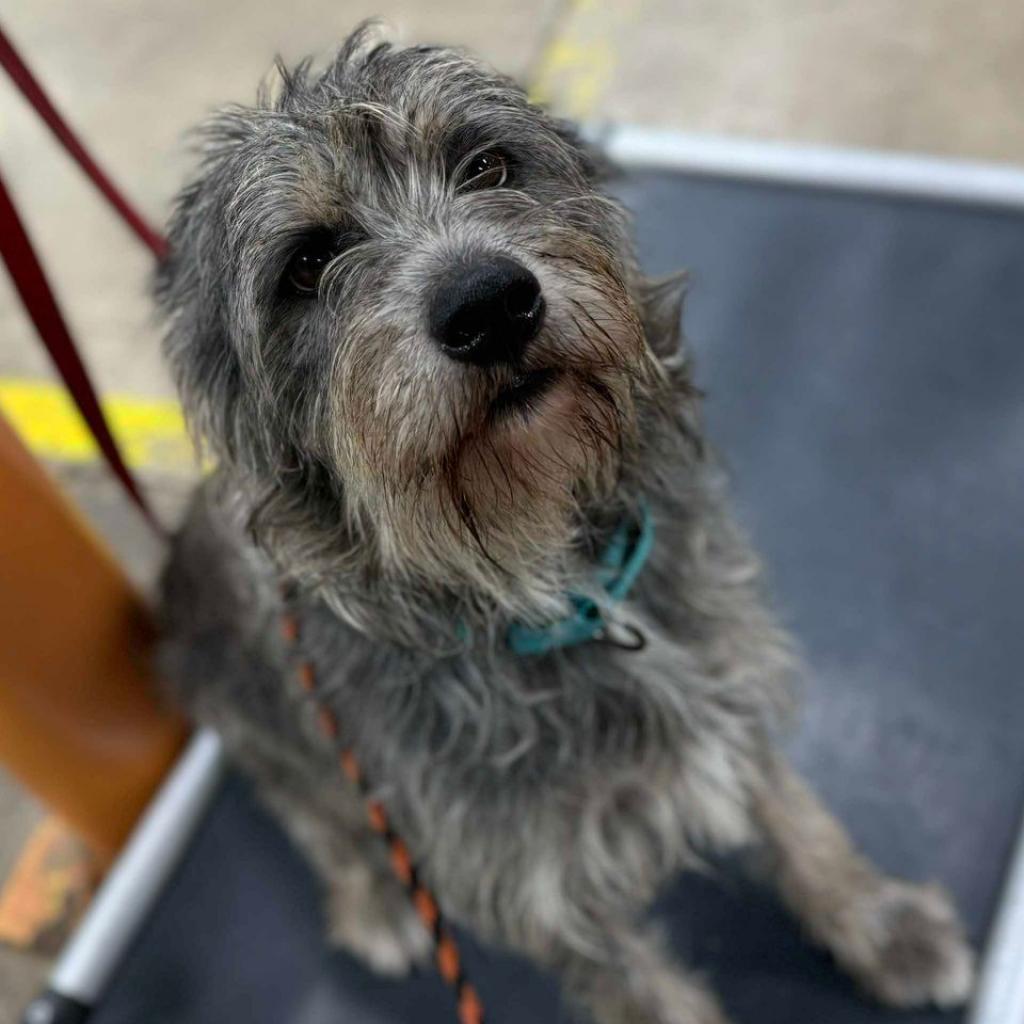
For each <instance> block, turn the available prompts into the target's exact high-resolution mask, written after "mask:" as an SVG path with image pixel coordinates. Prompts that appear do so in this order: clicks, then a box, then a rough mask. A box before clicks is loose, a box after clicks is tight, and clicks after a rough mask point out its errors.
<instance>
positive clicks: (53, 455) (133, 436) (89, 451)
mask: <svg viewBox="0 0 1024 1024" xmlns="http://www.w3.org/2000/svg"><path fill="white" fill-rule="evenodd" d="M101 403H102V405H103V411H104V412H105V413H106V415H107V420H108V422H109V423H110V429H111V431H112V432H113V434H114V437H115V438H117V441H118V443H119V444H120V446H121V451H122V453H123V454H124V457H125V461H126V462H127V463H128V465H129V466H131V467H132V468H134V469H158V470H163V471H167V472H171V473H194V472H195V471H196V467H197V465H198V463H197V461H196V458H195V455H194V454H193V449H192V443H191V441H190V440H189V438H188V436H187V434H186V432H185V422H184V420H183V419H182V415H181V409H180V407H179V406H178V403H177V402H174V401H168V400H166V399H145V398H137V397H134V396H129V395H105V396H103V397H102V399H101ZM0 411H2V412H3V414H4V415H5V416H6V417H7V419H8V420H9V421H10V422H11V424H12V426H13V427H14V429H15V430H16V431H17V432H18V433H19V435H20V436H21V438H22V439H23V440H24V442H25V444H26V445H27V446H28V447H29V448H30V449H31V450H32V451H33V452H35V454H36V455H38V456H39V457H40V458H43V459H52V460H54V461H56V462H66V463H87V462H92V461H94V460H95V459H96V458H97V456H98V455H99V449H98V448H97V447H96V442H95V441H94V440H93V439H92V435H91V434H90V433H89V428H88V427H87V426H86V425H85V421H84V420H83V419H82V417H81V416H80V415H79V413H78V410H77V409H76V408H75V406H74V403H73V402H72V401H71V399H70V397H69V396H68V394H67V392H66V391H65V390H64V388H63V387H62V386H60V385H59V384H51V383H49V382H47V381H38V380H22V379H17V378H10V377H0Z"/></svg>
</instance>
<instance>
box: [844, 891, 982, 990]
mask: <svg viewBox="0 0 1024 1024" xmlns="http://www.w3.org/2000/svg"><path fill="white" fill-rule="evenodd" d="M843 916H844V917H847V920H846V922H845V924H844V927H842V928H841V929H840V931H841V939H840V941H837V942H835V943H834V945H833V952H834V953H835V955H836V957H837V959H838V960H839V961H840V962H841V963H842V965H843V966H844V967H845V968H846V969H847V970H848V971H849V973H850V974H851V975H853V977H854V978H855V979H856V980H857V981H858V982H859V983H860V984H861V985H863V986H864V988H865V989H867V990H868V991H869V992H870V993H871V994H872V995H874V996H876V997H877V998H878V999H880V1000H881V1001H882V1002H884V1003H888V1004H889V1005H891V1006H898V1007H913V1006H924V1005H927V1004H930V1003H934V1004H935V1005H937V1006H940V1007H952V1006H959V1005H961V1004H962V1003H964V1002H966V1000H967V998H968V996H969V995H970V994H971V990H972V988H973V984H974V954H973V953H972V951H971V949H970V947H969V946H968V945H967V941H966V939H965V938H964V934H963V929H962V928H961V926H960V922H959V920H958V918H957V915H956V911H955V910H954V909H953V905H952V904H951V903H950V901H949V898H948V896H947V895H946V894H945V892H944V891H943V890H942V889H941V888H940V887H939V886H937V885H911V884H910V883H907V882H898V881H894V880H891V879H887V880H885V881H884V882H883V883H882V885H881V886H880V887H879V888H878V890H877V891H875V892H873V893H872V894H871V895H866V894H865V895H864V896H862V897H861V898H860V899H859V900H857V901H856V903H855V904H854V905H853V906H852V907H849V908H848V916H847V915H846V914H844V915H843Z"/></svg>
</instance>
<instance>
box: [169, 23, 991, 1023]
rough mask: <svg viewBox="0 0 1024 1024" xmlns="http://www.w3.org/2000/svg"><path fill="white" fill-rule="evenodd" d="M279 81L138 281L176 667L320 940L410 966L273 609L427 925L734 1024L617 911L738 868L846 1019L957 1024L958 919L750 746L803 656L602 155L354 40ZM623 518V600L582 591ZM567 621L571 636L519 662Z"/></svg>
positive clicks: (591, 995) (506, 98) (675, 326)
mask: <svg viewBox="0 0 1024 1024" xmlns="http://www.w3.org/2000/svg"><path fill="white" fill-rule="evenodd" d="M281 79H282V80H281V83H280V86H279V88H278V89H277V90H276V92H275V94H274V95H270V94H269V92H268V93H267V94H265V95H262V96H261V98H260V101H259V103H258V105H257V106H256V107H254V108H247V107H236V108H232V109H228V110H226V111H224V112H222V113H220V114H218V115H217V116H215V117H214V118H213V119H212V120H211V121H210V123H209V124H208V125H207V126H206V129H205V132H204V135H203V139H204V159H203V162H202V166H201V170H200V172H199V174H198V175H197V177H196V178H195V180H194V181H193V183H192V184H191V185H189V186H188V187H187V188H186V189H185V190H184V191H183V192H182V194H181V197H180V199H179V202H178V205H177V209H176V212H175V214H174V217H173V220H172V224H171V230H170V242H171V257H170V259H169V261H168V262H167V264H166V266H165V267H164V268H163V269H162V270H161V272H160V279H159V289H158V290H159V298H160V301H161V303H162V306H163V308H164V309H165V311H166V313H167V314H168V318H169V326H168V333H167V342H166V348H167V355H168V357H169V360H170V364H171V367H172V368H173V371H174V373H175V375H176V378H177V382H178V384H179V386H180V390H181V394H182V397H183V400H184V403H185V408H186V410H187V413H188V416H189V418H190V422H191V424H192V427H193V429H194V431H195V433H196V434H197V435H198V436H200V437H201V438H202V439H203V440H204V441H205V442H206V443H207V444H208V445H209V447H210V449H211V450H212V452H213V454H214V456H215V458H216V462H217V469H216V472H215V473H214V474H213V476H212V477H211V478H210V479H209V480H208V481H207V483H206V484H205V485H204V486H203V487H202V488H201V489H200V491H199V494H198V496H197V499H196V501H195V503H194V505H193V507H192V510H191V513H190V515H189V517H188V519H187V521H186V523H185V525H184V527H183V529H182V531H181V533H180V535H179V536H178V538H177V541H176V545H175V550H174V555H173V558H172V562H171V565H170V568H169V570H168V573H167V577H166V603H165V612H166V619H167V628H168V640H167V644H166V650H165V671H166V673H167V675H168V676H169V678H170V679H171V680H172V681H173V687H174V692H175V696H176V698H177V699H178V700H179V701H181V702H183V703H184V705H185V706H186V707H187V708H188V710H189V711H190V712H191V713H192V714H193V715H194V716H195V717H196V718H197V719H199V720H201V721H205V722H210V723H212V724H213V725H215V726H216V727H217V728H218V729H219V730H220V731H221V732H222V733H223V735H224V736H225V738H226V740H227V743H228V745H229V747H230V749H231V751H232V753H233V756H234V757H235V758H236V760H237V762H238V763H239V764H240V765H241V766H242V767H243V768H244V769H245V770H246V771H247V772H248V773H249V774H250V775H251V777H252V778H253V779H254V780H255V782H256V784H257V788H258V791H259V792H260V794H261V796H262V797H263V798H264V799H265V801H266V802H267V804H268V805H269V806H270V807H271V808H272V809H273V811H274V812H276V814H277V815H278V816H279V817H280V820H281V822H282V823H283V825H284V826H285V827H286V829H287V830H288V832H289V834H290V835H291V836H292V837H293V839H294V840H295V842H296V843H297V844H298V846H299V847H300V848H302V849H303V850H304V852H305V853H306V854H307V855H308V857H309V859H310V860H311V861H312V863H313V864H314V865H315V866H316V868H317V869H318V872H319V874H320V875H321V877H322V879H323V883H324V886H325V893H326V903H327V917H328V921H329V926H330V931H331V936H332V938H333V939H334V940H335V941H337V942H339V943H341V944H343V945H344V946H346V947H347V948H348V949H350V950H352V951H353V952H355V953H356V954H358V955H360V956H361V957H363V958H364V959H365V960H366V961H368V962H369V963H370V964H372V965H373V966H374V967H376V968H378V969H380V970H384V971H390V972H400V971H403V970H405V969H407V968H408V967H409V966H410V965H411V964H412V963H414V962H416V961H417V960H419V959H420V958H421V957H422V956H423V955H424V953H425V952H426V949H427V935H426V932H425V930H424V928H423V926H422V925H421V924H420V921H419V919H418V918H417V917H416V915H415V913H414V911H413V910H412V908H411V907H410V905H409V904H408V901H407V898H406V895H405V894H404V892H403V891H402V890H401V888H400V887H399V885H398V883H397V882H396V881H394V880H393V878H392V876H391V874H390V872H389V869H388V866H387V856H386V851H385V849H383V848H382V845H381V844H380V842H379V839H378V837H376V836H375V835H374V834H373V833H372V832H371V831H370V829H369V828H368V826H367V825H366V820H365V810H364V808H363V806H362V804H361V802H360V800H359V799H358V797H357V796H356V795H355V794H354V793H353V792H352V791H351V789H350V787H349V786H348V785H347V784H346V782H345V780H344V779H343V778H342V777H341V776H340V774H339V773H338V771H337V765H336V762H335V758H334V756H333V754H332V751H331V750H330V749H329V746H328V745H327V744H325V742H324V741H323V740H322V739H321V738H320V737H319V736H318V733H317V732H316V729H315V727H314V723H313V717H314V713H313V708H312V707H311V706H310V705H309V704H308V702H306V701H304V700H303V698H302V695H301V693H299V692H298V691H297V690H296V688H295V687H294V686H293V685H292V681H291V680H290V678H289V676H290V674H291V672H292V669H293V661H292V658H293V654H292V652H290V651H289V650H288V648H287V647H286V645H285V644H284V642H283V641H282V639H281V638H280V632H279V629H278V627H277V623H278V621H279V619H280V617H281V614H282V609H283V603H284V602H285V601H286V600H287V601H288V603H289V605H290V607H291V610H292V612H293V613H294V614H295V616H296V617H297V619H298V621H299V622H300V624H301V641H302V652H301V654H302V656H303V657H305V658H310V659H312V661H313V662H314V663H315V664H316V666H317V669H318V672H319V676H320V682H321V688H322V689H321V693H322V695H323V698H324V699H326V700H327V701H329V703H330V706H331V708H332V709H333V710H334V712H335V713H336V715H337V718H338V721H339V722H340V726H341V730H342V737H343V740H344V742H345V743H346V744H348V745H350V746H351V747H352V748H353V749H354V750H355V752H356V753H357V754H358V757H359V758H360V759H361V762H362V765H363V768H364V771H365V772H366V775H367V777H368V778H369V779H371V780H372V781H373V784H374V786H375V787H376V790H377V792H378V794H379V796H380V798H381V799H382V800H383V801H384V803H385V804H386V806H387V808H388V810H389V812H390V814H391V816H392V819H393V821H394V822H395V823H396V826H397V828H398V830H399V831H400V832H401V833H402V835H403V836H404V838H405V840H406V841H407V843H408V844H409V846H410V847H411V849H412V850H413V852H414V855H415V858H416V860H417V861H418V863H419V865H420V867H421V870H422V872H423V874H424V876H425V877H426V879H427V880H428V882H429V883H430V884H431V885H432V886H433V888H434V890H435V892H436V894H437V896H438V898H439V901H440V903H441V904H442V906H443V907H444V908H445V910H446V911H447V912H448V913H449V914H450V915H451V916H452V917H453V918H454V919H456V920H457V921H460V922H463V923H465V924H466V925H468V926H470V927H471V928H472V929H474V930H475V931H476V932H478V933H479V934H480V935H482V936H484V937H486V938H488V939H490V940H492V941H496V942H498V943H500V944H503V945H505V946H507V947H510V948H512V949H515V950H518V951H521V952H523V953H525V954H527V955H528V956H530V957H532V958H533V959H535V960H536V961H537V962H539V963H540V964H543V965H545V966H546V967H547V968H549V969H552V970H554V971H555V972H557V973H558V974H559V975H560V976H561V978H562V979H563V982H564V985H565V987H566V990H567V992H569V993H570V994H571V996H572V997H573V998H574V999H575V1000H576V1001H577V1002H578V1004H579V1005H581V1006H583V1007H584V1008H585V1009H586V1010H587V1011H588V1012H589V1014H590V1015H591V1016H592V1017H593V1019H595V1020H596V1021H598V1022H601V1024H641V1022H643V1024H648V1022H652V1024H713V1022H722V1021H723V1020H724V1018H723V1015H722V1012H721V1011H720V1010H719V1009H718V1007H717V1004H716V1001H715V999H714V997H713V996H712V995H711V994H710V993H709V992H707V991H706V990H705V988H704V987H702V985H701V984H700V982H699V981H698V980H696V979H695V978H694V977H693V976H692V975H690V974H688V972H687V971H686V970H684V969H682V968H681V967H679V966H677V965H675V964H674V963H673V962H672V960H671V959H670V957H669V956H668V954H667V952H666V949H665V948H664V947H663V944H662V942H661V941H660V940H659V938H658V936H657V935H656V934H655V933H653V932H652V931H651V930H650V929H649V928H648V927H646V926H644V925H643V924H642V923H641V920H642V915H643V911H644V909H645V906H646V905H647V903H648V902H649V900H650V899H651V897H652V896H653V895H654V894H655V892H656V890H657V889H658V887H659V886H660V885H661V884H662V883H663V882H664V881H665V880H666V879H667V878H669V877H670V876H671V874H672V873H673V872H675V871H677V870H678V869H680V868H683V867H686V866H688V865H694V864H696V863H698V862H699V858H700V856H701V854H702V852H705V851H710V850H718V851H721V850H733V849H737V848H740V847H748V846H749V847H756V848H759V849H760V850H762V852H764V853H766V854H767V856H766V857H764V858H762V859H763V860H764V861H766V862H767V863H768V864H769V865H770V870H771V875H772V878H773V881H774V883H775V884H776V885H777V887H778V890H779V892H780V894H781V897H782V899H783V900H784V901H785V903H786V904H787V905H788V906H789V907H790V908H791V909H792V911H793V913H794V914H795V915H796V916H797V917H798V918H799V919H800V921H801V923H802V924H803V926H804V928H805V930H806V932H807V934H808V935H809V936H810V938H811V939H813V940H814V941H815V942H817V943H820V944H821V945H822V946H824V947H826V948H827V949H829V950H830V951H831V952H832V953H833V954H834V956H835V959H836V960H837V961H838V963H839V964H840V965H841V966H842V967H843V968H845V969H846V970H847V971H849V972H850V973H851V974H852V975H853V976H854V977H855V978H856V979H857V980H858V981H859V982H860V983H861V984H862V985H863V986H864V987H865V988H866V989H867V990H869V991H870V992H872V993H874V994H875V995H876V996H878V997H879V998H881V999H883V1000H884V1001H886V1002H888V1003H892V1004H895V1005H899V1006H914V1005H918V1004H922V1003H927V1002H932V1001H934V1002H936V1003H939V1004H943V1005H949V1004H955V1003H957V1002H960V1001H962V1000H963V999H964V998H965V997H966V995H967V993H968V990H969V988H970V985H971V975H972V966H971V955H970V953H969V951H968V949H967V947H966V945H965V943H964V940H963V938H962V935H961V930H960V927H959V925H958V923H957V921H956V918H955V915H954V912H953V910H952V908H951V906H950V904H949V902H948V900H947V898H946V897H945V896H944V895H943V893H942V892H941V891H940V890H939V889H937V888H935V887H925V886H917V885H912V884H909V883H905V882H902V881H896V880H893V879H890V878H887V877H884V876H883V875H881V874H880V873H879V872H878V871H877V870H875V869H874V868H873V867H872V866H871V865H870V864H869V863H868V862H867V861H866V860H865V859H864V858H863V857H861V856H860V855H858V853H857V852H856V851H855V850H854V849H853V848H852V846H851V844H850V841H849V840H848V838H847V837H846V835H845V834H844V832H843V830H842V828H841V827H840V825H839V824H837V822H836V821H835V820H834V819H833V818H832V817H831V816H830V815H829V814H828V812H827V811H826V810H825V809H823V808H822V806H821V805H820V804H819V803H818V801H817V800H816V799H815V797H814V796H813V795H812V794H811V793H810V792H809V791H808V789H807V787H806V786H805V785H804V783H803V782H801V781H800V780H799V779H798V778H797V777H795V776H794V774H793V773H792V771H791V770H790V769H789V768H788V767H787V766H786V765H785V764H784V763H783V761H782V760H781V759H780V756H779V755H778V754H777V753H776V752H775V750H774V746H773V737H774V734H775V732H776V729H777V723H778V718H779V716H780V713H781V712H782V711H783V710H784V708H785V706H786V705H787V703H788V700H787V689H788V679H789V677H790V675H791V672H792V668H793V664H794V659H793V658H792V656H791V651H790V645H789V643H788V642H787V639H786V637H785V636H784V635H783V634H782V633H781V632H780V631H779V630H778V629H777V627H776V626H775V624H774V622H773V620H772V617H771V615H770V614H769V613H768V612H767V611H766V610H765V606H764V604H763V603H762V597H761V595H760V594H759V585H758V569H757V563H756V560H755V559H754V557H753V556H752V554H751V552H750V550H749V549H748V547H747V545H746V543H745V542H744V539H743V538H742V536H741V535H740V534H739V533H738V531H737V529H736V528H735V526H734V525H733V523H732V521H731V519H730V517H729V515H728V513H727V511H726V510H725V508H724V506H723V503H722V500H721V496H720V488H719V486H718V485H717V484H716V482H715V473H714V471H713V468H712V466H711V463H710V460H709V458H708V456H707V455H706V454H705V451H704V446H703V444H702V435H701V427H700V420H699V415H698V408H697V393H696V391H695V389H694V387H693V385H692V383H691V367H690V365H689V362H688V358H687V353H686V349H685V346H684V344H683V340H682V338H681V336H680V327H679V321H680V306H681V296H682V287H681V284H680V282H679V281H678V280H674V281H668V282H661V283H655V282H651V281H648V280H645V279H644V277H643V276H642V275H641V273H640V271H639V270H638V267H637V263H636V259H635V256H634V250H633V246H632V244H631V241H630V239H629V237H628V233H627V226H626V224H625V219H624V216H623V212H622V211H621V209H620V208H619V207H618V206H617V205H616V203H615V202H613V201H612V200H611V199H609V198H608V197H607V196H606V195H605V194H604V193H603V192H602V190H601V166H600V162H599V161H598V160H597V159H596V158H595V157H594V155H593V154H592V153H591V152H589V151H588V149H587V148H586V147H585V146H584V145H582V144H581V142H580V140H579V139H578V137H577V136H576V134H575V133H574V131H573V129H572V128H571V127H569V126H568V125H566V124H564V123H561V122H559V121H557V120H554V119H553V118H551V117H550V116H548V115H546V114H545V113H543V112H542V111H541V110H539V109H537V108H536V107H534V106H532V105H530V103H529V102H528V101H527V99H526V97H525V96H524V94H523V92H522V91H521V90H520V89H519V88H518V87H517V86H516V85H514V84H513V83H512V82H510V81H509V80H507V79H505V78H503V77H500V76H497V75H495V74H493V73H492V72H490V71H488V70H486V69H484V68H482V67H481V66H480V65H479V64H477V63H476V62H474V61H473V60H471V59H468V58H467V57H465V56H463V55H461V54H459V53H456V52H453V51H449V50H445V49H436V48H426V47H413V48H410V49H396V48H393V47H390V46H388V45H386V44H379V45H376V44H374V43H373V41H372V40H370V39H369V38H368V37H367V33H366V32H365V31H360V32H358V33H356V34H355V35H354V36H353V37H352V38H350V39H349V40H348V41H347V42H346V43H345V45H344V46H343V48H342V49H341V52H340V53H339V54H338V56H337V58H336V59H335V60H334V61H333V63H331V64H330V66H329V67H327V69H326V70H325V71H323V72H322V73H316V74H314V73H313V72H312V71H311V70H310V68H309V66H308V65H302V66H300V67H299V68H298V69H297V70H295V71H292V72H286V73H285V72H283V73H282V75H281ZM648 521H649V523H650V525H651V528H652V529H653V548H652V550H651V553H650V557H649V558H648V560H647V564H646V566H645V567H644V568H643V571H642V572H641V573H640V574H639V576H638V578H637V579H636V581H635V584H634V585H633V587H632V590H631V591H630V593H629V596H628V599H627V600H625V601H621V602H620V601H615V600H613V599H612V597H611V595H610V592H609V591H608V590H607V589H605V586H604V585H603V584H601V583H600V582H599V577H600V574H599V573H598V571H597V568H596V566H597V563H598V562H600V560H601V558H602V554H603V553H604V552H605V551H606V550H607V549H608V546H609V544H611V543H612V542H613V540H614V538H615V537H616V536H617V535H618V534H619V533H620V532H621V530H622V529H623V524H627V527H628V529H629V531H630V537H631V538H633V539H632V541H631V543H632V544H633V546H634V548H635V546H636V544H637V543H639V541H638V540H637V539H636V538H637V536H638V531H639V530H640V529H641V526H640V524H643V523H646V522H648ZM282 588H285V592H287V593H289V594H290V595H291V596H290V597H288V598H287V599H286V598H285V597H283V596H282V592H283V591H282ZM581 609H584V610H585V611H588V612H589V616H590V617H589V619H588V618H587V614H585V613H584V612H581ZM581 617H582V619H583V620H584V621H583V625H584V626H587V625H588V624H594V623H596V624H597V625H596V626H595V629H594V632H595V633H596V634H597V635H596V636H594V637H593V638H592V639H590V640H588V641H587V642H582V643H569V644H565V645H562V646H557V647H555V648H554V649H551V650H543V649H534V650H523V649H521V647H522V645H521V644H518V645H517V643H514V642H513V637H514V636H515V635H516V634H515V631H516V630H518V631H520V634H522V632H523V631H527V635H528V636H529V635H531V634H529V632H528V631H529V630H535V631H536V632H535V633H534V634H532V635H533V636H534V639H536V637H537V636H539V637H541V638H542V639H543V638H544V637H551V636H554V635H555V633H556V632H557V630H558V628H559V624H564V623H566V622H570V623H572V622H576V623H577V624H578V623H579V620H580V619H581ZM602 624H603V628H601V630H600V632H598V627H602ZM637 637H643V638H644V639H645V641H646V644H645V646H644V647H643V648H642V649H641V650H632V649H628V648H631V647H635V646H637V644H635V643H633V642H632V641H633V639H634V638H637ZM520 639H521V637H520ZM541 647H543V644H541Z"/></svg>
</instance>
